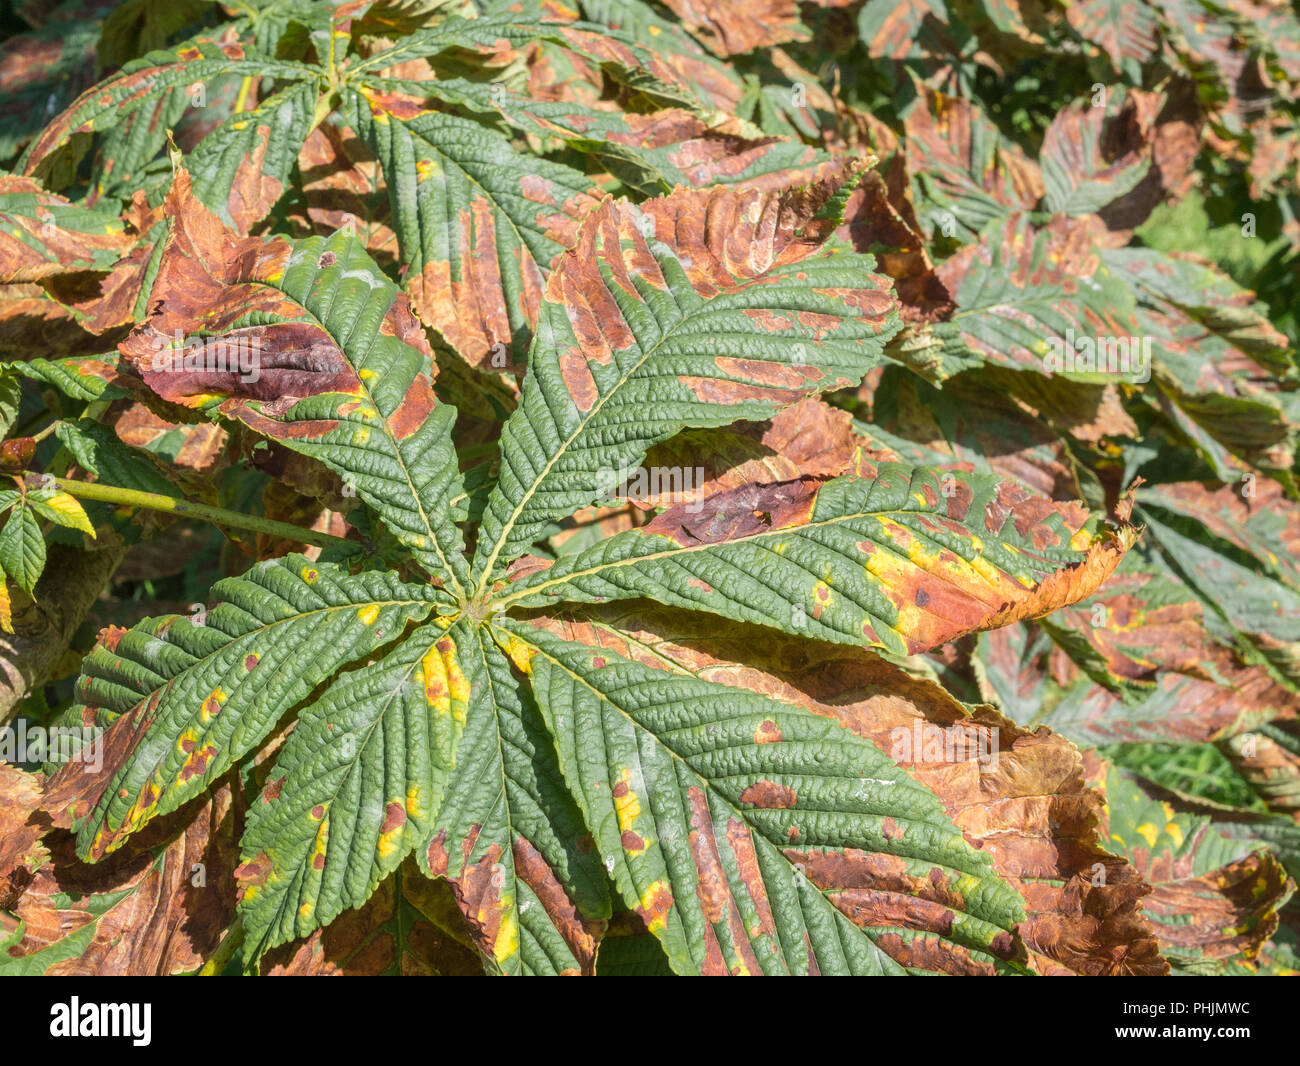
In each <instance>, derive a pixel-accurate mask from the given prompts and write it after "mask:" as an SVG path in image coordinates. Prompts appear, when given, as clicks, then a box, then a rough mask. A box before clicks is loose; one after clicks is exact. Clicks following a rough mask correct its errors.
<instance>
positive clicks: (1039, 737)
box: [530, 605, 1167, 974]
mask: <svg viewBox="0 0 1300 1066" xmlns="http://www.w3.org/2000/svg"><path fill="white" fill-rule="evenodd" d="M530 624H531V625H532V626H534V627H537V628H540V629H542V630H544V631H546V632H550V633H554V634H555V635H557V636H560V637H562V638H564V639H565V640H566V641H574V642H578V644H580V645H582V646H587V647H594V648H606V649H609V651H610V653H611V655H618V656H622V657H626V658H629V659H631V660H633V661H635V662H636V663H638V664H640V665H642V666H645V667H650V668H651V669H652V670H656V671H665V672H667V673H669V674H676V675H681V676H685V677H690V678H699V679H701V680H705V681H710V682H714V683H716V684H720V685H722V686H725V687H727V688H729V689H732V690H740V691H743V692H746V693H760V694H762V695H764V696H766V697H769V698H771V699H774V700H779V701H782V702H783V703H786V704H792V705H795V706H797V707H801V708H805V709H807V710H809V711H811V712H813V713H814V714H815V715H817V716H824V717H828V718H831V719H833V720H835V721H836V722H838V723H840V725H842V726H843V727H845V728H846V729H848V730H850V731H851V732H852V733H853V734H856V735H857V736H858V737H861V738H864V739H867V740H870V741H871V742H872V743H873V744H874V745H875V746H876V747H877V748H879V749H880V750H881V751H882V752H884V753H886V754H888V755H889V756H890V758H891V759H892V760H893V762H894V763H896V764H897V765H898V766H899V767H900V768H901V769H902V770H904V771H906V773H907V774H908V776H909V777H910V778H912V779H914V780H916V781H918V782H919V783H921V784H923V785H925V786H926V787H927V788H928V789H930V790H931V791H933V792H934V793H935V795H937V796H938V798H939V800H940V802H941V804H942V805H943V809H944V811H945V812H946V813H947V815H948V817H950V818H951V819H952V820H953V822H954V823H955V824H956V826H957V827H958V828H959V829H960V830H961V831H962V834H963V835H964V837H965V839H966V840H967V841H968V842H969V843H970V844H971V845H972V846H973V847H975V848H977V849H979V850H980V851H981V852H982V853H983V854H986V855H988V856H989V858H990V859H991V860H992V862H993V868H994V870H996V872H997V873H998V875H999V877H1000V878H1001V879H1002V880H1003V881H1004V882H1005V883H1007V884H1009V885H1011V886H1012V887H1014V888H1015V889H1016V890H1017V891H1018V892H1019V893H1020V894H1021V895H1022V896H1023V897H1024V900H1025V910H1026V915H1025V917H1024V919H1023V920H1022V921H1021V922H1020V924H1019V926H1018V930H1017V931H1018V934H1019V936H1020V937H1022V938H1023V941H1024V943H1025V945H1026V947H1027V948H1028V949H1029V956H1028V959H1029V963H1030V965H1031V966H1032V967H1033V968H1034V969H1036V970H1037V971H1039V972H1042V973H1064V972H1073V973H1084V974H1106V973H1139V974H1159V973H1163V972H1165V971H1166V969H1167V968H1166V966H1165V964H1164V963H1163V961H1162V960H1160V958H1159V957H1158V955H1157V949H1156V942H1155V938H1154V936H1153V935H1152V930H1151V928H1150V926H1149V925H1148V924H1147V922H1146V921H1145V920H1144V919H1143V918H1142V915H1141V911H1140V902H1139V901H1140V900H1141V898H1142V897H1143V896H1144V895H1145V894H1146V892H1147V891H1148V889H1147V888H1146V886H1145V885H1144V884H1143V883H1142V882H1141V880H1140V878H1139V877H1138V875H1137V873H1136V871H1134V870H1133V868H1132V867H1131V866H1129V865H1128V864H1127V863H1126V862H1124V861H1123V860H1121V859H1117V858H1116V857H1115V856H1113V855H1111V854H1108V853H1107V851H1106V850H1105V848H1104V844H1103V840H1102V837H1101V836H1100V834H1099V829H1098V817H1099V814H1100V808H1101V799H1100V797H1099V796H1098V794H1097V793H1096V792H1095V791H1093V790H1092V789H1090V788H1088V787H1087V785H1086V783H1085V779H1084V771H1083V764H1082V762H1081V760H1080V757H1079V753H1078V751H1077V749H1075V748H1074V747H1073V745H1071V744H1069V743H1068V742H1067V741H1065V740H1064V739H1063V738H1060V737H1057V736H1053V735H1052V734H1050V733H1048V732H1046V731H1044V730H1040V731H1039V732H1037V733H1031V732H1028V731H1025V730H1022V729H1020V728H1019V727H1017V726H1015V725H1013V724H1011V723H1010V722H1008V721H1007V720H1006V719H1004V718H1001V717H999V716H998V715H997V714H996V713H994V712H993V711H992V710H991V709H990V708H987V707H973V708H972V707H968V706H966V705H964V704H961V703H959V702H958V701H957V700H955V699H954V698H953V697H952V696H950V695H949V694H948V693H947V692H946V691H945V690H944V689H943V688H942V687H940V686H939V685H938V684H936V683H934V682H932V681H928V680H923V679H920V678H917V677H914V676H912V675H909V674H907V673H905V672H904V671H902V670H901V669H899V667H897V666H895V665H893V664H891V663H889V662H887V661H886V660H884V659H881V658H878V657H876V656H874V655H872V654H870V653H868V652H864V651H861V650H859V649H851V648H845V647H840V646H834V645H827V644H821V643H818V642H815V641H807V640H801V639H797V638H791V637H787V636H784V635H780V634H774V633H772V632H770V631H768V630H760V629H756V628H753V627H749V626H743V625H733V626H729V627H727V629H726V630H725V631H723V630H721V629H719V627H718V626H716V625H715V624H713V623H711V622H710V621H709V620H708V619H707V618H705V617H703V616H702V615H699V614H687V613H684V612H680V611H675V610H670V609H665V608H659V607H654V606H646V607H642V606H636V605H634V606H631V607H622V608H621V607H619V606H618V605H607V606H604V607H595V608H587V609H585V610H583V611H582V612H581V613H578V614H574V615H572V616H565V617H564V618H554V617H548V616H538V617H535V618H534V619H533V620H532V621H531V623H530ZM678 724H679V725H680V722H679V723H678ZM768 732H769V734H771V737H770V739H779V738H778V737H777V735H776V734H775V733H772V731H771V730H769V731H768ZM995 741H996V744H997V748H996V758H994V757H993V755H994V742H995ZM981 752H982V753H983V754H981ZM873 776H879V775H875V774H873ZM881 809H882V810H884V811H888V810H889V803H888V802H885V803H884V804H883V806H882V808H881ZM798 812H799V807H798V805H797V804H796V806H795V807H794V808H793V810H792V811H790V812H789V813H790V814H791V815H793V821H794V824H795V826H796V830H795V831H794V832H793V833H791V835H790V836H789V839H788V841H787V842H786V845H785V847H784V849H783V850H784V852H785V854H786V855H787V856H788V857H789V858H790V859H791V860H792V861H805V862H806V870H807V876H808V877H809V878H810V879H811V880H813V881H814V882H816V883H817V884H818V885H819V886H822V887H823V889H824V890H826V891H830V892H833V893H842V897H841V896H833V897H832V898H837V899H841V900H842V903H843V905H844V906H843V907H842V909H843V910H844V912H845V913H846V914H849V915H850V917H852V918H853V920H854V921H855V922H861V923H863V924H865V925H872V924H875V923H879V922H884V923H886V924H889V925H893V924H894V923H896V922H899V921H901V923H902V924H903V926H904V927H910V928H913V929H923V928H925V923H926V922H927V921H930V920H932V919H933V916H934V914H935V912H934V911H933V910H932V909H931V908H929V907H927V906H926V905H925V904H924V902H923V901H924V900H926V899H930V898H934V897H931V895H930V893H931V890H932V888H935V887H941V885H940V883H939V882H934V883H933V884H931V883H928V882H927V883H925V884H916V883H914V882H913V881H911V880H910V879H908V878H906V877H903V878H898V877H895V876H894V875H893V873H892V872H891V870H890V868H889V867H888V864H882V863H881V862H880V861H878V859H879V857H877V861H871V856H869V855H866V854H862V855H860V856H859V857H855V859H854V861H852V862H839V863H834V862H831V861H829V859H830V856H829V855H819V854H817V853H816V851H815V850H812V849H810V848H809V847H808V845H806V844H805V845H804V846H802V847H801V846H800V841H801V839H803V837H804V836H805V835H806V834H807V832H808V831H811V832H812V833H813V834H814V835H815V834H816V833H817V832H818V831H819V830H818V829H817V828H816V827H817V825H818V823H817V822H816V821H815V820H813V819H812V817H811V815H803V816H800V814H799V813H798ZM803 818H808V819H809V821H808V822H807V823H806V828H805V823H804V822H803ZM898 828H899V830H901V823H900V825H899V827H898ZM906 839H907V838H906V837H905V836H904V837H903V838H902V840H903V841H904V842H905V841H906ZM1098 865H1100V866H1101V868H1102V869H1103V870H1104V872H1105V878H1104V880H1102V879H1099V878H1097V877H1096V867H1097V866H1098ZM846 879H847V880H846ZM913 894H915V895H916V896H919V897H920V899H919V900H917V901H916V902H915V905H914V906H910V907H909V906H907V900H908V898H909V897H911V896H913ZM944 902H945V903H946V904H947V905H948V906H950V907H957V908H959V907H960V906H961V904H960V903H959V902H957V901H956V900H954V899H953V898H951V897H947V898H945V900H944ZM837 905H838V904H837ZM877 943H878V945H879V946H880V947H882V948H883V949H884V951H885V952H887V953H888V954H890V955H891V956H893V957H894V958H895V959H896V960H897V961H898V962H900V963H902V965H904V966H905V967H909V968H916V969H920V970H931V969H938V970H941V971H944V972H961V973H988V972H991V968H990V967H989V965H988V964H987V962H986V961H981V960H979V959H977V958H976V957H975V956H973V955H971V954H969V953H966V952H962V951H960V950H958V951H953V949H952V948H951V946H950V945H947V944H945V943H944V942H943V941H942V940H938V941H936V940H934V939H932V938H926V939H924V940H913V939H912V938H911V937H909V936H906V935H904V936H901V937H896V936H886V937H883V938H881V939H880V940H878V942H877Z"/></svg>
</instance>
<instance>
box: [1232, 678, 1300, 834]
mask: <svg viewBox="0 0 1300 1066" xmlns="http://www.w3.org/2000/svg"><path fill="white" fill-rule="evenodd" d="M1290 710H1291V712H1292V713H1291V715H1290V716H1288V717H1289V718H1290V720H1288V721H1281V720H1279V719H1280V716H1279V719H1275V720H1274V721H1272V722H1268V723H1266V724H1265V725H1262V726H1259V727H1257V728H1256V729H1254V730H1252V731H1251V732H1250V733H1244V734H1238V735H1237V736H1235V737H1233V738H1232V739H1231V740H1228V741H1226V742H1224V743H1222V744H1220V745H1219V747H1220V750H1222V751H1223V753H1224V754H1225V755H1227V757H1228V761H1229V762H1231V763H1232V765H1233V766H1234V767H1235V768H1236V770H1237V773H1239V774H1240V775H1241V776H1242V778H1243V779H1244V780H1245V781H1246V783H1247V784H1248V785H1250V787H1251V788H1252V789H1253V790H1254V792H1255V793H1256V795H1258V796H1259V797H1260V798H1261V799H1262V800H1263V801H1264V802H1265V803H1266V804H1268V807H1269V809H1270V810H1273V811H1277V812H1279V813H1280V814H1285V815H1288V816H1290V817H1291V818H1294V819H1295V820H1296V821H1297V822H1300V725H1298V724H1297V722H1296V721H1295V718H1294V715H1295V703H1293V704H1292V706H1291V708H1290Z"/></svg>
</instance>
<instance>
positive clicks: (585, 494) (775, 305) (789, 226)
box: [474, 167, 899, 577]
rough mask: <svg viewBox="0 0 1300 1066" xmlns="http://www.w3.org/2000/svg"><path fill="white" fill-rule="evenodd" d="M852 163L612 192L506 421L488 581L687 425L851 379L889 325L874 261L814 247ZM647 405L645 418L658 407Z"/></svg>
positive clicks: (583, 238) (488, 517)
mask: <svg viewBox="0 0 1300 1066" xmlns="http://www.w3.org/2000/svg"><path fill="white" fill-rule="evenodd" d="M852 174H853V168H851V167H844V168H843V170H842V171H841V173H840V174H839V175H838V176H836V177H834V178H833V179H829V180H827V181H824V182H822V183H820V184H818V185H815V186H812V187H808V188H803V189H790V190H783V191H760V190H757V189H749V188H739V189H737V188H716V189H710V190H694V189H679V190H678V191H676V192H674V193H672V194H670V195H669V196H665V197H661V198H658V199H654V200H648V201H646V202H645V203H643V204H641V205H640V206H639V207H633V206H632V205H630V204H619V203H614V202H606V203H605V204H604V205H603V206H602V207H601V208H600V210H599V211H597V212H596V213H595V214H594V215H592V216H590V217H589V218H588V219H587V220H586V221H585V222H584V223H583V225H582V226H581V227H580V229H579V233H578V238H577V243H576V244H575V246H574V248H573V249H571V250H570V251H569V252H567V253H566V254H565V256H564V257H563V259H562V260H561V261H560V264H559V265H558V266H557V268H556V271H555V273H554V274H553V275H552V277H551V281H550V283H549V285H548V287H547V294H546V298H545V301H544V304H543V310H542V314H541V317H540V318H539V323H538V331H537V337H536V340H535V342H534V346H533V351H532V354H531V355H530V359H529V374H528V377H527V378H526V379H525V381H524V385H523V392H522V398H521V401H520V406H519V408H518V409H517V410H516V411H515V412H514V413H513V414H512V415H511V417H510V419H509V420H508V421H507V423H506V426H505V429H504V431H503V434H502V455H503V461H502V466H501V475H500V478H499V479H498V481H497V484H496V486H495V487H494V489H493V491H492V494H491V496H490V497H489V498H488V503H487V507H486V509H485V511H484V518H483V526H482V534H481V536H480V538H479V542H478V546H477V549H476V557H475V564H474V565H475V568H476V569H477V570H478V571H479V572H480V573H481V574H482V575H483V576H484V577H490V576H491V575H492V574H493V573H494V572H495V571H496V570H497V569H498V566H499V565H500V566H504V565H505V564H507V563H509V562H510V561H512V560H513V559H515V558H517V557H518V556H519V555H520V554H522V553H523V551H525V550H526V549H527V548H528V546H529V545H530V544H531V543H532V542H533V540H534V539H535V538H536V536H537V535H538V533H539V532H540V531H541V529H542V528H543V527H544V526H545V524H546V523H547V522H550V521H555V520H558V519H561V518H563V517H565V516H567V515H568V514H571V513H573V512H574V511H576V510H578V509H580V508H582V507H585V506H587V505H588V504H590V503H592V502H594V501H595V500H597V499H599V498H601V497H602V496H603V495H604V493H606V492H608V490H609V488H610V487H611V486H612V484H613V483H616V482H617V480H618V478H617V474H616V473H615V477H614V479H613V482H611V483H610V485H606V484H605V482H606V481H607V480H609V479H608V478H607V477H606V475H605V473H604V471H615V472H617V471H618V469H619V468H620V467H624V468H626V469H629V470H630V469H634V468H635V467H636V465H637V464H638V463H639V462H640V461H641V458H642V456H643V455H644V454H645V451H646V449H647V448H649V447H650V446H652V445H654V444H656V443H659V442H660V441H664V440H667V439H668V438H670V437H672V436H674V435H675V434H676V433H677V432H678V431H680V430H681V429H683V428H706V427H712V426H719V425H726V424H728V423H731V422H736V421H740V420H744V419H748V420H759V419H766V418H769V417H771V415H772V414H773V413H774V412H775V411H776V410H777V409H779V408H781V407H784V406H787V405H789V404H791V403H793V402H794V401H796V400H798V399H800V398H802V397H804V396H807V395H811V394H815V393H819V392H824V391H829V390H833V389H835V388H838V387H842V386H845V385H849V384H856V383H857V382H858V381H860V380H861V378H862V375H863V374H865V373H866V371H867V370H868V369H869V368H870V367H871V366H872V365H874V364H875V363H877V362H878V361H879V360H880V358H881V352H882V349H883V346H884V342H885V340H886V339H887V338H889V337H890V336H892V335H893V334H894V333H895V332H897V330H898V328H899V322H898V315H897V311H896V300H895V298H894V296H893V294H892V292H891V291H890V284H889V281H888V279H886V278H884V277H881V276H880V275H878V274H875V273H873V272H872V267H873V266H874V263H873V261H872V260H871V259H870V258H868V257H860V256H855V255H848V254H841V255H824V254H821V255H819V254H818V253H819V252H821V250H822V248H823V244H824V242H825V241H826V240H827V239H828V238H829V237H830V235H831V233H832V232H833V230H834V227H835V226H836V224H837V223H838V221H839V219H838V211H837V206H838V203H837V201H836V200H835V197H836V196H837V194H838V193H840V191H841V190H845V191H847V189H846V186H847V184H848V182H850V181H851V180H852ZM651 410H652V411H653V415H652V416H651V415H650V411H651Z"/></svg>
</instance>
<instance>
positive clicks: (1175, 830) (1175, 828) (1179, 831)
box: [1165, 822, 1183, 848]
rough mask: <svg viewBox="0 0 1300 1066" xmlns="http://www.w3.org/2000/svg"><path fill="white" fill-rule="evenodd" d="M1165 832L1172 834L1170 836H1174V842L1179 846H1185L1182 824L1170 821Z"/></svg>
mask: <svg viewBox="0 0 1300 1066" xmlns="http://www.w3.org/2000/svg"><path fill="white" fill-rule="evenodd" d="M1165 832H1166V833H1167V834H1168V835H1169V836H1170V838H1172V840H1173V842H1174V843H1175V844H1176V845H1177V846H1178V847H1180V848H1181V847H1182V846H1183V827H1182V826H1181V825H1179V824H1178V823H1177V822H1170V823H1169V824H1168V825H1167V826H1165Z"/></svg>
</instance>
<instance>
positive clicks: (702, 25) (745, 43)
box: [665, 0, 808, 59]
mask: <svg viewBox="0 0 1300 1066" xmlns="http://www.w3.org/2000/svg"><path fill="white" fill-rule="evenodd" d="M665 3H666V4H667V5H668V7H669V8H671V9H672V11H673V13H674V14H675V15H677V17H678V18H680V19H681V20H682V22H683V23H684V24H685V25H686V28H687V29H688V30H690V31H691V32H692V33H693V34H695V36H697V37H698V38H699V39H700V40H701V41H703V42H704V43H705V44H706V45H707V46H708V47H709V49H710V50H711V51H712V52H713V53H714V54H715V55H719V56H722V57H723V58H724V59H725V58H727V57H729V56H735V55H743V54H744V53H746V52H752V51H754V50H755V49H758V48H766V47H768V46H769V45H773V44H780V43H782V42H785V41H798V40H803V39H805V38H807V36H808V32H807V30H806V29H805V28H804V26H803V24H802V23H801V22H800V21H799V5H798V4H797V3H796V2H795V0H753V2H751V3H745V4H736V3H729V2H728V0H665Z"/></svg>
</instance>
